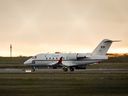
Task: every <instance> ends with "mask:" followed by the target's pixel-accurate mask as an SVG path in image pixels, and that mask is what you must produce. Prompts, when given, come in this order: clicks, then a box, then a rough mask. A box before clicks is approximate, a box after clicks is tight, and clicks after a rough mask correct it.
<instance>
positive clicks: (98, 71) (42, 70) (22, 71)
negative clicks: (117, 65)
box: [0, 68, 128, 74]
mask: <svg viewBox="0 0 128 96" xmlns="http://www.w3.org/2000/svg"><path fill="white" fill-rule="evenodd" d="M0 73H42V74H43V73H76V74H77V73H81V74H89V73H93V74H95V73H128V69H85V70H75V71H73V72H70V71H68V72H64V71H63V70H62V69H36V71H35V72H30V71H28V72H25V70H24V69H16V68H1V69H0Z"/></svg>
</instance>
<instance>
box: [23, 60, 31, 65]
mask: <svg viewBox="0 0 128 96" xmlns="http://www.w3.org/2000/svg"><path fill="white" fill-rule="evenodd" d="M31 63H32V60H31V59H28V60H27V61H25V62H24V65H27V64H31Z"/></svg>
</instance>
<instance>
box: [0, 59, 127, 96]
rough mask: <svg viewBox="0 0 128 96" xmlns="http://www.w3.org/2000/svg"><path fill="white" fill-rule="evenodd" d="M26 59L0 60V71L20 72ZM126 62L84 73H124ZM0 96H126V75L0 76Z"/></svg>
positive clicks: (109, 62) (54, 74)
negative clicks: (4, 69) (11, 70)
mask: <svg viewBox="0 0 128 96" xmlns="http://www.w3.org/2000/svg"><path fill="white" fill-rule="evenodd" d="M28 58H29V57H13V58H10V57H0V68H24V67H25V66H24V65H23V62H24V61H25V60H27V59H28ZM127 58H128V57H127ZM127 58H123V59H122V58H121V59H120V58H117V59H115V58H113V59H110V60H109V61H105V62H104V63H101V64H95V65H90V66H88V67H87V69H128V63H127V62H126V61H127ZM118 60H119V62H118ZM115 61H117V62H115ZM0 96H128V72H124V71H121V72H112V71H111V72H109V71H107V72H105V71H104V72H102V71H98V72H96V71H93V72H91V71H89V72H86V70H85V72H83V73H81V72H78V73H77V72H66V73H65V72H60V73H59V72H53V73H52V72H44V73H38V72H36V73H0Z"/></svg>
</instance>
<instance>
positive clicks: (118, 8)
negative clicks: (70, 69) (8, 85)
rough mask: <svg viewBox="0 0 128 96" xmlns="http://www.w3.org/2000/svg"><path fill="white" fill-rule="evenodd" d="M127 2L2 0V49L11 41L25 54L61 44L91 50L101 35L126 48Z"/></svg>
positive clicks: (0, 39) (0, 26) (0, 11)
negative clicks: (117, 40)
mask: <svg viewBox="0 0 128 96" xmlns="http://www.w3.org/2000/svg"><path fill="white" fill-rule="evenodd" d="M127 4H128V1H127V0H54V1H53V0H1V1H0V44H1V45H4V46H3V48H1V50H4V49H6V48H7V46H8V45H9V44H10V43H13V44H15V45H14V46H15V50H16V49H17V51H16V54H18V53H21V54H24V55H30V54H32V53H33V52H35V51H36V50H37V51H41V50H43V51H44V52H46V51H47V50H48V51H50V50H52V49H54V50H59V49H60V47H61V50H64V49H66V50H67V51H71V50H74V51H75V50H77V51H80V50H82V49H83V48H85V49H86V48H87V49H86V50H88V49H89V50H90V49H93V48H94V47H95V46H96V44H97V42H99V41H100V40H102V39H104V38H108V39H109V38H110V39H121V40H122V41H123V42H121V44H119V45H120V46H117V44H116V45H114V48H115V47H121V48H126V47H128V46H127V45H128V40H127V35H128V32H127V30H128V28H127V25H128V6H127ZM21 47H22V48H21ZM67 47H68V48H67ZM31 48H33V49H35V50H30V49H31ZM78 48H80V50H78ZM6 50H8V49H6ZM6 50H4V51H6ZM18 50H21V51H20V52H19V51H18ZM54 50H53V51H54ZM66 50H64V51H66ZM113 50H114V49H113ZM28 51H29V53H27V52H28ZM5 53H6V52H5ZM2 54H3V53H2Z"/></svg>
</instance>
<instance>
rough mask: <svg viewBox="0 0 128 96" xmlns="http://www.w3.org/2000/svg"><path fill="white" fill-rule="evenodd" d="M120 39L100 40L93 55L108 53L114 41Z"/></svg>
mask: <svg viewBox="0 0 128 96" xmlns="http://www.w3.org/2000/svg"><path fill="white" fill-rule="evenodd" d="M119 41H120V40H115V41H113V40H109V39H104V40H102V41H101V42H100V44H99V45H98V46H97V47H96V48H95V49H94V51H93V52H92V55H106V53H107V51H108V49H109V48H110V46H111V44H112V42H119Z"/></svg>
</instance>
